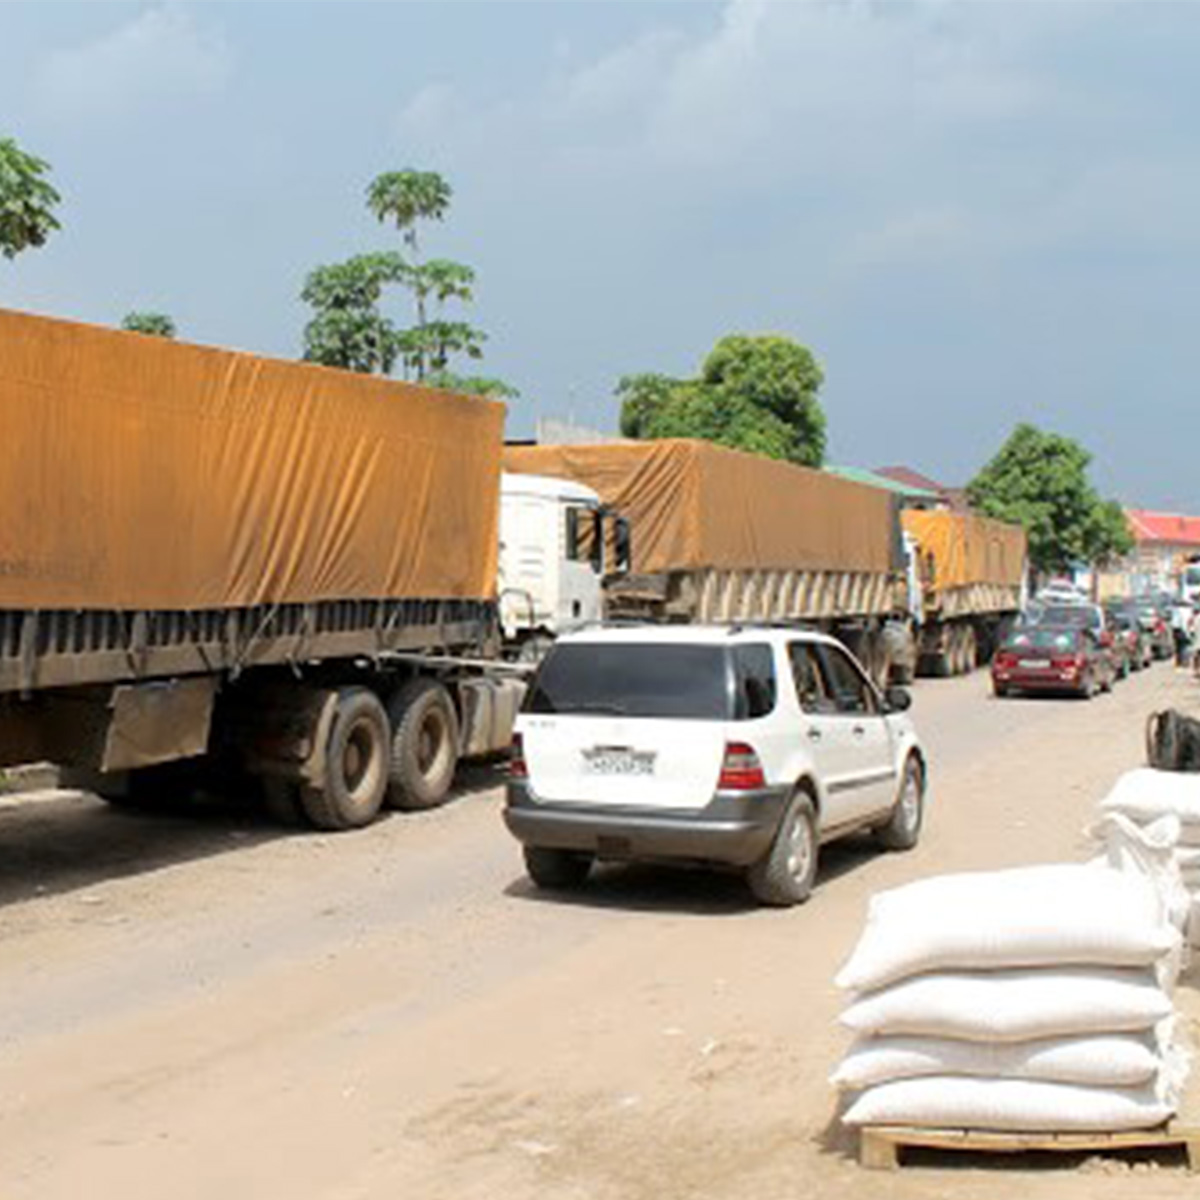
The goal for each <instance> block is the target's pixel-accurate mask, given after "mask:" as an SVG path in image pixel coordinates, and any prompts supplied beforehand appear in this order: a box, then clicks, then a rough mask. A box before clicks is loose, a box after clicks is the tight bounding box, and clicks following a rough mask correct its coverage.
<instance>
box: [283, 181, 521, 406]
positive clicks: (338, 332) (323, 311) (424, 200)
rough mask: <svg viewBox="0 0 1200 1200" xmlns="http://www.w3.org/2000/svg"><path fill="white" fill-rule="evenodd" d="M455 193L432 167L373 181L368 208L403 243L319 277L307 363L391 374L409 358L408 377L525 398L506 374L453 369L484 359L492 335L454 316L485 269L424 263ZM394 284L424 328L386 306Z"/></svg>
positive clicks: (307, 296) (315, 275) (308, 293)
mask: <svg viewBox="0 0 1200 1200" xmlns="http://www.w3.org/2000/svg"><path fill="white" fill-rule="evenodd" d="M452 195H453V193H452V191H451V188H450V185H449V184H448V183H447V182H446V181H445V180H444V179H443V178H442V177H441V176H440V175H438V174H436V173H435V172H432V171H412V170H407V171H392V172H389V173H387V174H385V175H380V176H379V177H378V178H376V179H375V180H373V181H372V182H371V184H370V186H369V187H368V188H367V207H368V208H369V210H370V211H371V212H372V213H373V214H374V215H375V217H376V218H378V220H380V221H381V222H384V223H390V224H393V225H395V226H396V228H397V230H398V231H399V232H400V235H401V243H402V247H403V249H402V250H396V251H386V252H380V253H373V254H360V255H357V256H356V257H354V258H352V259H350V260H349V261H347V262H344V263H334V264H332V265H330V266H325V267H318V268H317V269H316V270H315V271H312V272H311V273H310V274H309V276H308V278H307V279H306V280H305V284H304V290H303V291H302V292H301V298H302V299H303V300H304V301H305V303H306V304H308V305H310V306H311V307H312V309H313V310H314V312H313V316H312V318H311V319H310V321H309V322H308V324H307V326H306V327H305V330H304V357H305V358H306V359H309V360H310V361H313V362H320V363H324V364H325V365H326V366H331V367H342V368H344V369H346V370H351V371H362V372H367V373H374V372H379V373H381V374H384V375H387V374H390V373H391V371H392V369H393V367H395V366H396V365H397V363H399V364H400V366H401V367H402V369H403V372H404V377H405V378H406V379H409V378H412V379H416V380H417V381H418V382H424V383H428V384H430V385H431V386H434V387H448V386H450V384H449V383H448V382H447V381H455V382H454V386H456V387H458V388H459V390H473V391H476V392H478V393H479V394H483V395H510V396H515V395H516V394H517V393H516V391H515V390H514V389H512V388H510V387H509V386H508V385H507V384H506V383H504V382H503V381H502V380H498V379H490V378H487V377H484V376H469V375H467V376H460V375H457V374H456V373H455V372H454V371H453V370H452V364H453V362H454V360H456V359H458V358H467V359H480V358H482V357H483V345H484V342H485V341H486V340H487V335H486V334H485V333H484V332H483V331H482V330H480V329H477V328H475V327H474V326H473V325H470V324H468V323H467V322H465V321H458V320H453V319H450V318H449V317H448V316H447V314H446V306H447V304H449V303H451V302H457V303H463V304H469V303H471V302H472V301H473V300H474V298H475V272H474V271H473V270H472V269H471V268H470V267H468V266H466V265H465V264H464V263H458V262H453V261H451V260H450V259H445V258H431V259H429V260H428V261H425V260H423V259H422V247H421V237H420V226H421V224H422V223H424V222H427V221H441V220H443V219H444V218H445V215H446V213H447V211H448V210H449V208H450V201H451V198H452ZM392 286H398V287H402V288H405V289H407V290H408V292H409V293H410V295H411V296H412V298H413V303H414V307H415V310H416V324H415V325H413V326H411V327H408V328H402V327H399V326H397V325H396V324H395V323H394V322H393V321H392V319H391V318H390V317H389V316H388V315H387V314H386V313H385V311H384V310H383V306H382V304H383V300H384V297H385V294H386V290H387V289H388V288H389V287H392Z"/></svg>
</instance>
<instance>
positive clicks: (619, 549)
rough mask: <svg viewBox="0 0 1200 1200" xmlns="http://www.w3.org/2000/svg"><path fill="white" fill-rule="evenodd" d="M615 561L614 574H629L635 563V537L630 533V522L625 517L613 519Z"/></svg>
mask: <svg viewBox="0 0 1200 1200" xmlns="http://www.w3.org/2000/svg"><path fill="white" fill-rule="evenodd" d="M613 552H614V558H615V560H616V561H615V562H614V563H613V574H614V575H628V574H629V570H630V568H631V567H632V565H633V539H632V537H631V536H630V533H629V522H628V520H626V519H625V518H624V517H616V518H615V519H614V520H613Z"/></svg>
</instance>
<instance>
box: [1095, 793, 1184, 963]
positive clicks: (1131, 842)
mask: <svg viewBox="0 0 1200 1200" xmlns="http://www.w3.org/2000/svg"><path fill="white" fill-rule="evenodd" d="M1088 832H1089V834H1090V835H1091V837H1092V838H1093V839H1094V840H1095V841H1097V842H1099V843H1100V844H1101V846H1102V847H1103V848H1104V863H1105V865H1107V866H1109V867H1112V868H1113V869H1114V870H1117V871H1127V872H1131V873H1138V874H1141V875H1143V876H1145V878H1146V879H1148V880H1149V881H1150V883H1151V884H1153V886H1154V889H1155V891H1156V892H1157V894H1158V897H1159V901H1160V904H1161V913H1162V916H1163V917H1164V919H1166V920H1167V921H1169V922H1170V923H1171V924H1172V925H1173V926H1174V927H1175V928H1176V929H1183V928H1184V926H1185V925H1186V924H1187V918H1188V905H1189V897H1188V893H1187V888H1186V887H1185V886H1184V883H1183V875H1182V874H1181V872H1180V867H1179V859H1178V851H1179V845H1178V843H1179V837H1180V833H1181V832H1182V826H1181V824H1180V821H1179V818H1178V817H1176V816H1174V815H1173V814H1170V813H1168V814H1167V815H1166V816H1164V817H1158V818H1157V819H1155V820H1154V821H1151V822H1149V823H1148V824H1146V825H1139V824H1138V823H1137V822H1136V821H1134V820H1132V819H1131V818H1130V817H1127V816H1126V815H1125V814H1124V813H1118V812H1106V813H1104V814H1103V815H1102V816H1101V818H1100V820H1099V821H1097V822H1096V824H1095V825H1093V826H1092V827H1091V829H1090V830H1088ZM1179 965H1180V964H1179V961H1178V960H1176V961H1175V962H1174V963H1173V964H1172V970H1171V972H1169V976H1170V980H1171V983H1172V984H1173V983H1174V977H1175V975H1177V974H1178V968H1179Z"/></svg>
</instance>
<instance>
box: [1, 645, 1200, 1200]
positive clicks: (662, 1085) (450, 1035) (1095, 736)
mask: <svg viewBox="0 0 1200 1200" xmlns="http://www.w3.org/2000/svg"><path fill="white" fill-rule="evenodd" d="M1193 693H1194V685H1193V684H1192V683H1191V682H1190V680H1188V679H1186V678H1185V677H1184V676H1183V675H1181V674H1179V673H1177V672H1175V670H1174V669H1173V668H1172V667H1169V666H1160V667H1156V668H1154V669H1153V670H1152V671H1148V672H1144V673H1143V674H1141V675H1140V676H1135V677H1134V678H1133V679H1132V680H1130V681H1129V682H1128V683H1125V684H1123V685H1121V686H1120V687H1119V688H1118V690H1117V692H1116V694H1115V695H1113V696H1111V697H1100V698H1098V699H1096V700H1095V701H1094V702H1092V703H1090V704H1085V703H1079V702H1071V701H1054V700H1049V701H1019V700H1018V701H1007V702H996V701H993V700H992V699H991V698H990V696H989V695H988V694H987V682H986V678H985V676H983V675H977V676H974V677H972V678H968V679H957V680H947V681H938V682H935V681H930V682H925V683H922V684H921V686H920V687H919V689H918V691H917V703H916V708H915V716H916V719H917V721H918V723H919V725H920V728H921V731H922V734H923V736H924V738H925V741H926V743H927V745H928V747H929V750H930V755H931V760H932V771H933V782H932V791H931V810H930V815H929V824H928V826H927V829H926V835H925V838H924V841H923V843H922V845H921V847H920V848H919V849H918V850H916V851H915V852H913V853H911V854H908V855H897V856H891V857H880V856H877V855H875V854H874V853H871V852H869V851H868V850H866V849H865V848H863V847H859V846H851V847H847V848H841V849H831V850H829V851H828V852H827V854H826V857H825V859H824V866H823V870H822V873H821V879H820V883H819V888H818V892H817V894H816V895H815V897H814V899H813V901H812V902H811V903H810V904H808V905H806V906H804V907H803V908H800V909H796V910H792V911H787V912H775V911H761V910H757V909H755V908H753V907H752V906H751V905H750V904H749V902H748V900H747V897H746V894H745V892H744V891H743V889H742V887H741V885H740V884H739V883H738V882H737V881H735V880H732V879H725V878H719V877H714V876H710V875H704V874H699V873H691V872H664V871H650V870H643V869H610V870H606V871H603V872H601V873H600V874H599V875H598V877H597V878H596V880H595V882H594V883H593V884H592V886H591V887H590V888H589V889H588V890H587V891H586V892H584V893H582V894H581V895H580V896H579V897H578V898H577V899H573V900H571V901H570V902H564V901H562V900H554V901H550V900H546V899H544V898H542V897H539V896H538V895H537V894H535V893H534V892H533V891H531V889H530V888H529V887H528V886H527V884H526V882H525V880H524V878H523V875H522V872H521V870H520V866H519V856H518V853H517V849H516V847H515V845H514V844H513V843H512V842H510V840H509V839H508V838H507V836H506V835H505V833H504V832H503V830H502V828H501V825H500V818H499V803H500V796H499V792H498V791H497V790H496V789H495V788H494V787H492V786H488V785H489V784H490V783H491V782H492V781H491V780H489V779H487V778H485V777H481V778H480V779H479V780H478V781H477V782H478V783H479V784H480V786H479V787H478V788H476V789H475V790H473V791H469V792H467V793H466V794H464V795H463V796H461V797H460V798H459V799H457V800H456V801H455V802H454V803H453V804H451V805H450V806H448V807H447V808H445V809H443V810H441V811H439V812H435V813H430V814H423V815H419V816H415V817H413V816H397V817H393V818H391V819H389V820H386V821H384V822H382V823H380V824H379V825H377V826H375V827H373V828H372V829H369V830H366V831H363V832H361V833H355V834H348V835H340V836H331V837H315V836H300V835H293V836H284V835H281V834H279V833H277V832H276V831H273V830H271V829H270V828H268V827H266V826H263V825H258V824H252V823H250V822H249V821H247V820H246V819H244V818H239V817H237V816H234V815H230V814H229V813H222V812H215V813H212V814H207V815H204V816H203V817H201V818H198V819H181V818H165V817H158V818H146V817H134V816H129V815H126V814H120V813H115V812H111V811H108V810H106V809H104V808H103V806H101V805H99V804H97V803H95V802H93V801H90V800H87V799H82V798H78V797H69V796H62V797H59V798H48V799H47V798H44V799H42V800H40V801H38V802H36V803H32V804H26V805H12V804H5V805H3V806H0V935H2V936H0V983H2V985H3V1005H2V1007H0V1064H2V1066H0V1078H2V1080H3V1086H2V1088H0V1195H2V1196H3V1197H4V1198H5V1200H34V1198H35V1197H36V1200H79V1198H80V1197H83V1196H86V1197H88V1198H89V1200H92V1198H97V1200H100V1198H108V1197H113V1198H116V1197H120V1198H121V1200H142V1198H145V1200H150V1198H153V1200H160V1198H161V1197H164V1196H170V1197H171V1198H172V1200H192V1198H197V1200H198V1198H200V1197H203V1198H205V1200H209V1198H213V1197H219V1198H220V1200H243V1198H250V1197H254V1198H256V1200H258V1198H263V1197H289V1198H293V1200H309V1198H314V1200H316V1198H319V1200H376V1198H380V1200H382V1198H385V1197H386V1198H389V1200H395V1198H400V1197H414V1198H416V1197H420V1198H421V1200H434V1198H440V1197H453V1198H455V1200H458V1198H461V1200H468V1198H474V1197H489V1198H491V1200H494V1198H497V1197H504V1198H505V1200H522V1198H524V1197H535V1196H536V1197H554V1198H555V1200H558V1198H563V1200H567V1198H576V1197H579V1198H583V1197H588V1198H589V1200H609V1198H611V1200H643V1198H645V1200H650V1198H654V1200H669V1198H675V1197H679V1198H682V1197H699V1196H702V1197H714V1198H722V1200H724V1198H733V1197H739V1198H741V1197H755V1198H762V1200H765V1198H771V1197H789V1198H794V1197H797V1196H803V1197H805V1198H806V1200H819V1198H820V1197H824V1196H827V1195H828V1196H833V1195H838V1196H844V1195H846V1194H848V1193H854V1194H861V1195H864V1196H865V1195H868V1194H869V1195H870V1196H872V1197H873V1198H880V1200H889V1198H891V1197H932V1196H941V1195H946V1194H949V1193H951V1192H953V1193H954V1194H955V1195H956V1196H958V1197H968V1198H970V1197H981V1198H982V1197H989V1198H990V1197H1001V1196H1004V1197H1008V1196H1011V1195H1012V1194H1013V1190H1014V1188H1016V1187H1018V1186H1019V1187H1020V1188H1022V1189H1023V1190H1025V1191H1026V1192H1027V1194H1029V1195H1031V1196H1035V1197H1037V1196H1043V1195H1045V1196H1053V1197H1063V1198H1064V1200H1073V1198H1074V1197H1079V1198H1081V1200H1082V1198H1083V1197H1084V1196H1087V1197H1089V1198H1095V1197H1108V1196H1113V1197H1116V1196H1118V1195H1120V1196H1127V1195H1129V1194H1130V1189H1131V1188H1132V1187H1134V1186H1136V1188H1137V1190H1138V1193H1139V1194H1140V1195H1141V1196H1156V1195H1162V1196H1168V1195H1169V1196H1176V1195H1181V1194H1182V1193H1183V1190H1184V1189H1185V1188H1186V1187H1187V1186H1188V1183H1187V1181H1186V1179H1185V1177H1184V1176H1183V1175H1182V1174H1180V1173H1178V1172H1176V1171H1171V1170H1163V1171H1160V1172H1158V1173H1156V1174H1152V1175H1147V1176H1146V1177H1145V1178H1142V1177H1139V1178H1138V1179H1137V1180H1136V1183H1135V1181H1134V1180H1133V1179H1132V1178H1131V1177H1129V1176H1128V1175H1126V1174H1093V1173H1089V1172H1086V1171H1083V1172H1081V1171H1078V1170H1070V1171H1064V1170H1054V1169H1048V1170H1042V1171H1039V1172H1031V1173H1029V1174H1028V1175H1022V1176H1020V1177H1019V1180H1018V1178H1017V1177H1015V1176H1014V1175H1013V1174H1012V1173H1011V1172H1009V1171H1004V1170H988V1171H982V1170H977V1169H961V1168H959V1169H955V1170H953V1171H947V1170H927V1169H919V1170H909V1171H905V1172H903V1173H900V1174H897V1175H865V1174H864V1173H863V1172H861V1171H860V1170H859V1168H858V1167H857V1166H856V1165H855V1164H854V1162H853V1159H852V1157H851V1156H850V1154H849V1152H848V1151H849V1142H848V1140H847V1139H846V1138H845V1137H844V1136H843V1135H842V1134H841V1132H840V1130H839V1129H838V1126H837V1124H836V1121H835V1119H834V1116H835V1097H834V1095H833V1093H832V1092H831V1090H830V1088H829V1087H828V1085H827V1083H826V1077H827V1075H828V1074H829V1072H830V1070H831V1069H832V1067H833V1066H834V1064H835V1062H836V1061H837V1058H838V1055H839V1053H840V1051H841V1050H842V1048H843V1046H844V1044H845V1039H844V1037H843V1035H842V1033H841V1032H840V1031H839V1030H838V1028H837V1026H836V1025H835V1019H836V1015H837V1012H838V1008H839V997H838V996H837V994H836V993H835V991H834V989H833V987H832V984H831V979H832V977H833V975H834V973H835V971H836V969H837V967H838V965H839V964H840V963H841V961H842V960H843V959H844V958H845V956H846V955H847V953H848V951H849V949H850V947H851V945H852V943H853V941H854V939H855V937H856V936H857V933H858V930H859V928H860V926H861V923H862V919H863V913H864V909H865V905H866V902H867V900H868V898H869V896H870V895H871V893H872V892H874V891H876V890H878V889H880V888H883V887H888V886H892V885H895V884H897V883H900V882H903V881H906V880H909V879H913V878H916V877H919V876H923V875H928V874H933V873H938V872H942V871H946V870H952V869H963V868H975V867H992V866H1001V865H1009V864H1020V863H1028V862H1039V861H1054V860H1077V859H1080V858H1082V857H1084V856H1085V854H1086V846H1085V842H1084V839H1083V838H1082V836H1081V834H1080V829H1081V827H1082V825H1083V824H1084V823H1085V821H1086V820H1087V819H1088V816H1089V810H1090V807H1091V805H1092V804H1093V802H1094V800H1095V798H1096V797H1098V796H1099V795H1100V794H1102V792H1103V791H1104V790H1105V788H1106V786H1107V785H1108V783H1110V782H1111V780H1112V779H1113V777H1114V776H1115V775H1116V774H1117V773H1118V772H1119V771H1120V770H1122V769H1124V768H1126V767H1128V766H1131V765H1134V764H1135V763H1137V762H1139V761H1141V757H1142V747H1141V739H1142V725H1143V722H1144V719H1145V715H1146V713H1147V712H1148V711H1149V710H1150V709H1151V708H1153V707H1160V706H1162V705H1163V704H1164V703H1168V702H1175V703H1180V702H1182V703H1185V704H1189V705H1190V704H1192V703H1193V701H1194V699H1195V697H1194V695H1193ZM1185 1003H1187V1004H1188V1005H1189V1007H1190V1010H1191V1011H1192V1012H1193V1015H1195V1009H1194V1006H1192V997H1191V996H1187V997H1186V999H1185Z"/></svg>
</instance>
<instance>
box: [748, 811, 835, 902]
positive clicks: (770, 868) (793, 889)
mask: <svg viewBox="0 0 1200 1200" xmlns="http://www.w3.org/2000/svg"><path fill="white" fill-rule="evenodd" d="M816 878H817V813H816V810H815V809H814V808H813V802H812V798H811V797H810V796H809V794H808V793H807V792H806V791H803V790H797V792H796V794H795V795H794V796H793V797H792V802H791V803H790V804H789V805H788V807H787V809H786V811H785V812H784V814H783V820H781V821H780V822H779V828H778V829H777V830H776V831H775V839H774V841H772V843H771V848H770V849H769V850H768V851H767V852H766V854H765V855H763V857H762V858H761V859H759V861H758V862H756V863H755V864H754V866H752V867H751V868H750V870H749V871H748V872H747V875H746V881H747V883H749V885H750V890H751V891H752V892H753V893H754V898H755V899H756V900H757V901H758V902H759V903H760V904H767V905H770V906H771V907H773V908H789V907H791V906H792V905H794V904H803V903H804V901H805V900H807V899H808V898H809V896H810V895H812V889H813V884H814V883H815V882H816Z"/></svg>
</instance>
